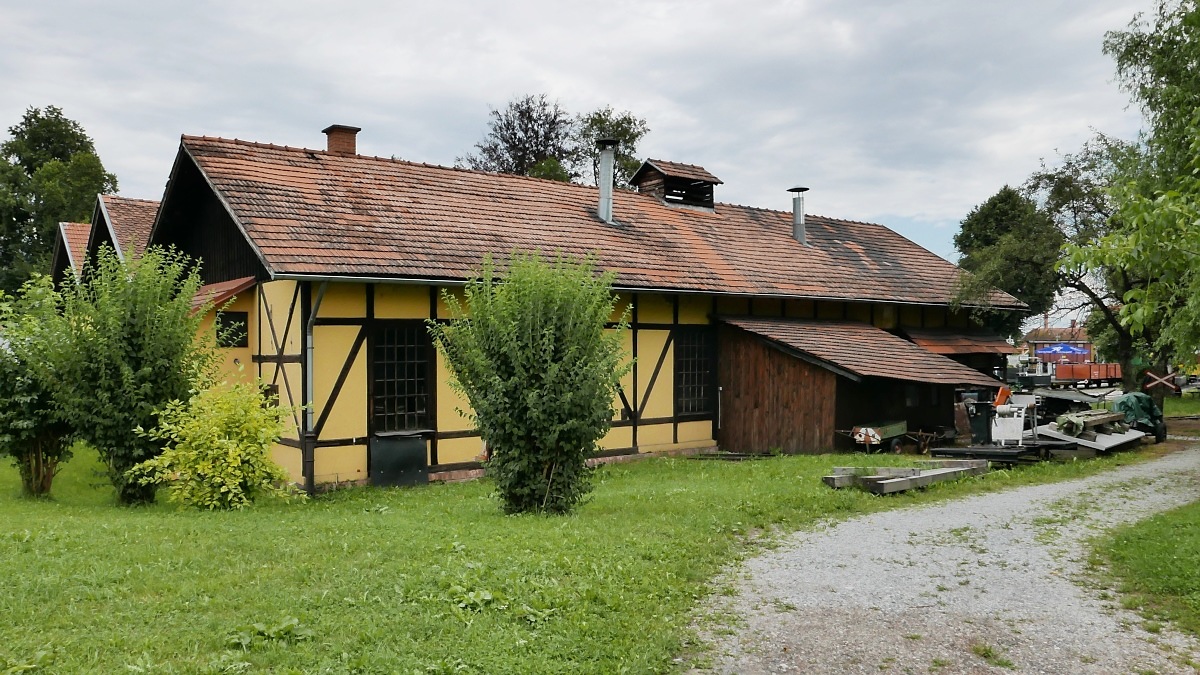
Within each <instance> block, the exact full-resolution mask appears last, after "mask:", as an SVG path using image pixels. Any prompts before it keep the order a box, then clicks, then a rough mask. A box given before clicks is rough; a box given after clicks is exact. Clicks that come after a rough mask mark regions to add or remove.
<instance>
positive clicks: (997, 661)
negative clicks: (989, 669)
mask: <svg viewBox="0 0 1200 675" xmlns="http://www.w3.org/2000/svg"><path fill="white" fill-rule="evenodd" d="M971 653H972V654H974V655H975V656H978V657H979V658H981V659H983V660H984V661H987V662H988V663H989V664H990V665H993V666H996V667H997V668H1012V667H1013V662H1012V661H1009V660H1008V659H1007V658H1005V656H1004V654H1003V653H1002V652H1001V651H1000V650H999V649H996V648H995V647H993V646H991V645H989V644H986V643H983V642H976V643H975V644H973V645H971Z"/></svg>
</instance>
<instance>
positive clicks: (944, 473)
mask: <svg viewBox="0 0 1200 675" xmlns="http://www.w3.org/2000/svg"><path fill="white" fill-rule="evenodd" d="M917 464H918V466H915V467H907V466H835V467H833V473H832V474H830V475H828V476H824V477H822V478H821V480H822V481H823V482H824V483H825V484H826V485H828V486H829V487H831V488H845V487H859V488H862V489H864V490H866V491H867V492H870V493H873V494H877V495H885V494H891V493H893V492H903V491H905V490H912V489H914V488H920V487H925V486H927V485H932V484H934V483H937V482H940V481H944V480H957V479H959V478H964V477H966V476H975V475H978V474H981V473H985V472H987V470H988V463H987V460H985V459H927V460H922V461H919V462H917Z"/></svg>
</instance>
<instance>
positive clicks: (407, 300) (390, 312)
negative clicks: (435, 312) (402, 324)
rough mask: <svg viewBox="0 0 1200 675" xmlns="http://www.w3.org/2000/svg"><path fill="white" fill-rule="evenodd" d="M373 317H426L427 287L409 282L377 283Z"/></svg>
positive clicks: (427, 310)
mask: <svg viewBox="0 0 1200 675" xmlns="http://www.w3.org/2000/svg"><path fill="white" fill-rule="evenodd" d="M375 318H377V319H428V318H429V287H428V286H414V285H410V284H377V285H376V286H375Z"/></svg>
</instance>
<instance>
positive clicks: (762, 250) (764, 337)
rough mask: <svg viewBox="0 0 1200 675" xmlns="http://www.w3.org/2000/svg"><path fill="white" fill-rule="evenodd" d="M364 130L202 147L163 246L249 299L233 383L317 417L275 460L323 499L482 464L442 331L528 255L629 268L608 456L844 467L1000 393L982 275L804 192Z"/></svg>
mask: <svg viewBox="0 0 1200 675" xmlns="http://www.w3.org/2000/svg"><path fill="white" fill-rule="evenodd" d="M357 131H358V130H357V129H355V128H353V127H341V126H333V127H330V128H328V129H326V130H325V133H326V134H327V135H328V137H329V139H328V147H327V148H326V149H324V150H313V149H303V148H290V147H282V146H275V145H267V144H259V143H250V142H245V141H237V140H227V139H218V138H204V137H190V136H185V137H183V139H182V142H181V145H180V150H179V153H178V155H177V157H176V161H175V165H174V167H173V169H172V172H171V176H170V180H169V181H168V184H167V188H166V191H165V194H164V195H163V199H162V204H161V207H160V208H158V210H157V215H156V218H155V221H154V226H153V231H152V233H151V234H150V236H149V243H150V244H156V245H169V246H175V247H177V248H179V249H181V250H183V251H184V252H185V253H188V254H189V255H192V256H194V257H196V258H198V259H200V260H201V261H202V274H203V276H204V279H205V281H206V286H205V291H204V293H205V295H204V297H203V298H201V299H214V298H220V299H226V298H229V297H235V298H236V299H235V301H234V303H235V304H233V305H232V306H230V307H229V308H228V310H227V311H226V312H225V313H224V315H223V316H222V317H221V319H220V320H222V321H232V322H235V323H238V324H240V325H244V326H245V328H246V331H245V334H244V336H243V337H244V341H242V342H239V344H238V345H237V346H235V347H232V348H231V351H230V352H229V364H230V368H231V369H232V368H236V367H237V366H241V367H242V368H244V369H245V371H246V372H249V373H250V374H252V375H256V376H258V377H260V378H261V379H262V381H263V382H264V383H265V384H266V385H267V386H269V387H271V388H272V389H273V390H274V391H276V392H277V393H278V396H279V399H280V401H281V403H283V404H284V405H294V406H303V410H298V412H297V414H296V417H295V420H294V422H295V427H296V431H295V433H294V434H292V435H291V436H289V437H287V438H285V439H284V440H283V441H282V442H281V444H280V445H279V447H278V448H277V449H276V452H275V459H276V460H277V461H278V462H279V463H280V464H282V465H283V466H284V467H285V468H286V469H287V470H288V472H289V473H290V475H291V476H292V477H293V478H294V479H295V480H296V481H297V482H302V483H304V484H305V485H306V486H307V487H308V488H309V489H313V488H315V487H316V486H319V485H321V484H328V483H345V482H366V481H372V482H376V483H380V484H391V483H395V482H403V481H404V480H407V478H406V477H409V478H411V477H413V476H416V477H417V479H423V478H424V477H426V476H434V477H453V476H457V475H460V472H470V471H474V470H477V469H478V467H479V466H480V464H479V460H480V457H481V455H482V453H483V451H484V445H483V439H481V438H480V437H479V435H478V433H477V432H476V431H475V430H474V429H472V428H471V425H470V424H469V422H468V421H467V419H466V418H465V417H463V416H462V415H461V414H460V411H461V410H466V409H467V408H468V404H467V402H466V401H464V400H462V399H461V398H459V396H458V395H456V393H455V392H454V390H453V389H451V387H450V380H451V373H450V372H449V371H448V369H447V367H446V363H445V362H444V360H443V358H442V357H441V355H439V354H438V353H437V351H436V350H435V349H434V347H433V344H432V342H431V340H430V337H429V333H428V331H427V329H426V324H427V322H428V321H430V320H433V321H442V320H445V319H448V318H449V315H448V313H447V307H446V304H445V302H444V299H443V294H445V293H451V294H453V293H460V292H461V289H462V286H463V284H464V283H465V281H466V280H467V279H468V278H470V277H471V276H472V275H473V274H474V273H476V272H477V271H478V270H479V268H480V265H481V263H482V261H483V259H484V256H492V257H493V258H494V259H495V261H496V262H497V264H498V265H499V266H500V267H503V264H504V262H505V260H507V258H508V257H509V256H510V255H511V254H512V253H513V252H514V251H534V250H540V251H542V252H543V253H545V254H547V255H555V254H557V253H562V254H566V255H571V256H584V255H592V256H594V258H595V260H596V263H597V265H598V266H599V267H601V268H603V269H608V270H612V271H614V272H616V274H617V282H616V289H617V291H618V294H619V297H620V299H621V302H622V303H624V305H626V306H628V307H629V308H630V317H631V328H630V330H629V331H627V332H626V333H625V334H624V336H625V340H626V345H627V347H628V350H629V353H630V354H631V356H633V357H634V366H633V370H632V372H630V374H629V375H628V376H627V377H626V378H625V379H624V381H623V382H622V383H621V388H620V394H619V396H618V400H616V401H614V407H613V410H614V413H613V428H612V430H611V432H610V433H609V434H608V435H607V436H606V437H605V438H604V439H603V441H602V442H601V449H600V452H601V454H604V455H623V454H631V453H651V452H663V451H685V450H690V449H697V448H712V447H715V446H720V447H723V448H726V449H731V450H739V451H757V452H766V451H772V450H782V451H785V452H815V451H823V450H828V449H830V448H832V447H834V446H835V445H836V443H837V440H836V439H837V435H836V434H835V433H834V431H835V429H837V428H843V427H845V426H848V425H849V424H853V423H855V422H859V421H862V420H860V419H857V418H860V417H863V416H867V415H872V416H873V415H900V416H903V417H904V418H907V419H909V420H910V422H911V424H913V425H917V426H920V425H934V424H944V423H947V422H951V423H952V420H950V417H951V416H952V412H951V408H950V407H949V406H950V403H951V402H952V399H953V396H954V392H955V390H956V389H957V388H961V387H963V386H968V387H975V388H989V387H994V386H998V385H999V382H997V381H996V380H994V379H993V378H992V377H991V376H990V374H988V372H987V371H988V370H989V368H988V367H986V364H988V363H991V361H992V360H995V358H996V355H997V354H1000V353H1003V352H1004V351H1006V350H1007V348H1008V347H1007V344H1005V343H1004V342H1003V341H1000V340H998V339H996V338H994V337H993V336H986V335H983V334H981V333H980V332H979V330H978V329H977V328H976V327H974V326H972V325H971V323H970V321H969V319H968V314H967V312H966V311H965V310H955V309H953V308H952V307H951V300H952V298H953V293H954V286H955V283H956V280H957V277H958V274H959V273H960V272H959V270H958V269H957V268H956V267H954V266H953V265H951V264H950V263H948V262H946V261H944V260H942V259H941V258H939V257H938V256H936V255H934V254H932V253H930V252H928V251H926V250H924V249H922V248H921V247H919V246H917V245H916V244H914V243H912V242H911V241H908V240H907V239H905V238H903V237H901V236H899V235H897V234H896V233H894V232H892V231H891V230H888V229H887V228H885V227H883V226H881V225H875V224H870V223H858V222H853V221H843V220H836V219H830V218H822V217H817V216H810V215H807V214H805V213H803V209H802V196H800V195H795V196H796V199H793V209H792V210H791V211H772V210H766V209H757V208H751V207H743V206H735V205H728V204H722V203H719V202H717V201H715V200H714V192H715V190H716V186H718V185H720V184H721V182H720V181H719V180H718V179H717V178H716V177H715V176H712V175H711V174H709V173H708V172H707V171H705V170H704V169H702V168H700V167H697V166H692V165H686V164H677V163H673V162H665V161H659V160H648V161H647V162H646V163H645V164H644V165H643V166H642V169H641V170H640V171H639V172H638V173H637V175H635V176H634V178H633V181H632V182H633V186H634V189H633V190H615V191H614V190H611V189H608V188H607V187H606V186H604V185H602V186H601V187H600V188H595V187H590V186H583V185H575V184H568V183H558V182H554V181H547V180H540V179H533V178H527V177H521V176H510V175H500V174H491V173H484V172H477V171H467V170H462V169H454V168H447V167H440V166H431V165H426V164H418V163H412V162H404V161H400V160H394V159H385V158H378V157H367V156H362V155H359V154H357V153H356V151H355V150H356V148H355V146H356V143H355V134H356V133H357ZM602 183H604V181H603V180H602ZM991 302H992V304H993V306H995V307H1001V308H1005V307H1007V308H1012V309H1018V308H1020V307H1021V304H1020V303H1019V302H1018V301H1016V300H1015V299H1013V298H1011V297H1009V296H1007V295H1004V294H1002V293H999V292H996V293H995V294H994V297H993V298H992V301H991ZM910 331H911V332H913V333H919V337H920V338H921V340H922V342H921V344H917V340H916V338H914V337H913V336H911V335H909V334H908V332H910ZM964 336H968V337H969V338H970V340H969V344H971V345H975V346H974V347H969V348H967V349H966V350H965V351H964V350H962V349H958V350H957V351H954V350H950V351H951V352H952V353H949V354H948V355H947V354H946V353H945V352H946V350H939V348H938V347H939V345H942V346H946V345H960V344H962V338H963V337H964ZM939 351H943V354H939V353H937V352H939ZM948 356H952V357H953V358H949V357H948ZM967 359H974V361H972V362H971V365H973V366H975V367H969V366H968V365H964V364H965V363H968V360H967ZM980 359H982V361H981V360H980ZM980 363H983V364H985V367H982V368H981V367H980V366H979V364H980Z"/></svg>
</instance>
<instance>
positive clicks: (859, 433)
mask: <svg viewBox="0 0 1200 675" xmlns="http://www.w3.org/2000/svg"><path fill="white" fill-rule="evenodd" d="M835 431H837V433H839V434H843V435H845V436H849V437H850V438H851V439H852V440H853V441H854V442H855V443H857V444H859V445H861V446H863V451H864V452H884V451H887V452H891V453H899V452H900V451H901V450H902V449H903V447H904V442H905V441H908V442H910V443H914V444H916V446H917V450H918V451H919V452H920V453H921V454H927V453H928V452H929V446H930V445H931V444H932V443H933V441H935V440H937V439H938V438H939V435H938V434H936V433H932V432H928V431H921V430H919V429H918V430H914V431H909V430H908V422H907V421H905V420H899V421H892V422H878V423H868V424H859V425H857V426H855V427H854V428H853V429H836V430H835Z"/></svg>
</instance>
